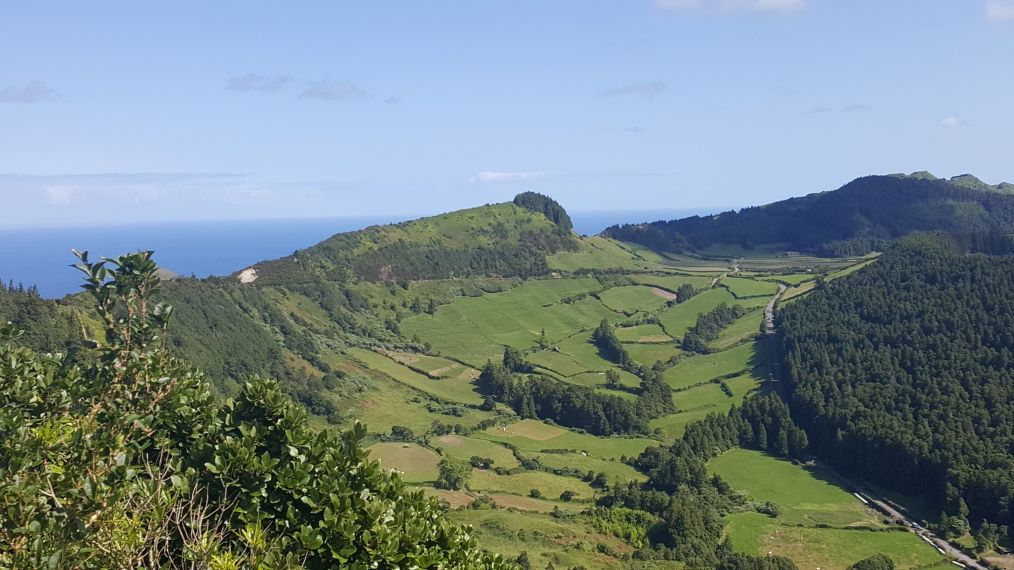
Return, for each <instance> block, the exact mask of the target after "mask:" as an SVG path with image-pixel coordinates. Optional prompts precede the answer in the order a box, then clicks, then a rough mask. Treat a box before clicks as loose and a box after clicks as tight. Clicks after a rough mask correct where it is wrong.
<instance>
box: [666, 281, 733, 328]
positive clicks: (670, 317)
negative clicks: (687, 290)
mask: <svg viewBox="0 0 1014 570" xmlns="http://www.w3.org/2000/svg"><path fill="white" fill-rule="evenodd" d="M747 301H749V300H747ZM747 301H737V300H736V298H735V297H733V296H732V293H730V292H729V290H728V289H725V288H723V287H719V288H716V289H710V290H708V291H705V292H704V293H701V294H699V295H696V296H695V297H694V298H692V299H690V300H689V301H686V302H684V303H680V304H679V305H676V306H674V307H670V308H668V309H666V310H664V311H662V312H661V313H659V315H658V320H659V322H660V323H662V328H663V329H664V330H665V333H666V334H668V335H669V336H671V337H673V338H683V335H684V334H686V332H687V331H688V330H689V329H690V328H691V327H693V326H694V325H696V324H697V315H698V314H700V313H707V312H709V311H711V310H712V309H714V308H715V307H717V306H718V305H719V304H721V303H726V304H727V305H730V306H731V305H734V304H736V303H739V304H740V305H743V306H744V307H746V306H748V305H749V303H748V302H747Z"/></svg>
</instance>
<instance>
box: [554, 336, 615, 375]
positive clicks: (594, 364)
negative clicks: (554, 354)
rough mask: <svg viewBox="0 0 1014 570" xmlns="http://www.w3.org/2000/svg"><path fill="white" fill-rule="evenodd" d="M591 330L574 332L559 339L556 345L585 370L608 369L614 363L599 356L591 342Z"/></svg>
mask: <svg viewBox="0 0 1014 570" xmlns="http://www.w3.org/2000/svg"><path fill="white" fill-rule="evenodd" d="M591 335H592V333H591V331H588V332H583V333H579V334H576V335H574V336H572V337H570V338H568V339H566V340H563V341H560V342H559V343H558V344H557V346H558V347H559V348H560V352H562V353H564V354H566V355H568V356H570V357H571V358H573V359H574V362H576V363H578V364H579V365H580V366H584V367H585V370H601V371H604V370H608V369H609V368H613V367H615V366H616V364H614V363H612V362H609V361H608V360H606V359H604V358H602V357H601V356H599V349H598V348H597V347H596V346H595V345H594V344H592V342H591Z"/></svg>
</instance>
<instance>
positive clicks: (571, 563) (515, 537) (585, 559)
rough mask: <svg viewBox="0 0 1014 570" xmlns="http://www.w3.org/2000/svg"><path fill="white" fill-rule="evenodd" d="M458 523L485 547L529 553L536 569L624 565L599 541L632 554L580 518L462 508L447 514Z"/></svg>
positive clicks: (667, 569)
mask: <svg viewBox="0 0 1014 570" xmlns="http://www.w3.org/2000/svg"><path fill="white" fill-rule="evenodd" d="M447 517H448V519H449V520H451V521H452V522H454V523H457V524H468V525H471V526H472V528H473V529H474V530H473V533H472V534H473V535H474V536H475V537H476V539H477V540H478V541H479V545H480V546H481V547H482V548H487V549H489V550H491V551H493V552H497V553H500V554H503V555H504V557H506V558H509V559H514V558H517V556H518V555H519V554H521V552H522V551H525V552H527V553H528V558H529V560H530V561H531V563H532V568H533V569H536V570H542V569H543V568H545V567H546V565H547V564H548V563H552V564H553V566H554V567H556V568H559V569H561V570H563V569H565V568H573V567H576V566H583V567H584V568H587V569H588V570H606V569H615V568H620V567H621V566H620V565H619V562H618V561H617V560H616V559H614V558H609V557H606V556H604V555H602V554H599V553H598V552H596V549H595V545H596V544H598V543H599V542H602V543H604V544H607V545H609V546H610V547H611V548H612V549H613V550H615V551H617V552H620V553H627V554H629V553H631V552H632V550H631V548H630V547H628V546H626V545H625V544H623V543H622V542H621V541H620V540H619V539H617V538H614V537H611V536H605V535H603V534H601V533H599V532H598V531H597V530H595V529H594V528H592V527H591V526H590V525H588V524H586V523H584V522H581V521H580V520H579V519H577V520H559V519H556V518H553V517H552V516H551V515H548V514H539V513H527V512H511V511H503V510H461V511H451V512H449V513H448V514H447ZM664 564H665V565H656V566H653V567H652V568H656V569H658V570H676V568H679V567H680V565H679V564H678V563H664Z"/></svg>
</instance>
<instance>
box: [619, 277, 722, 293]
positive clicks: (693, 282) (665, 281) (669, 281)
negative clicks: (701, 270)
mask: <svg viewBox="0 0 1014 570" xmlns="http://www.w3.org/2000/svg"><path fill="white" fill-rule="evenodd" d="M712 279H713V277H710V276H704V275H631V276H630V280H631V281H633V282H634V283H637V284H639V285H650V286H652V287H659V288H661V289H665V290H667V291H673V292H675V291H676V290H678V289H679V288H680V286H681V285H684V284H686V283H689V284H690V286H691V287H693V288H694V289H706V288H708V287H711V280H712Z"/></svg>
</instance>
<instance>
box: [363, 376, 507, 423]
mask: <svg viewBox="0 0 1014 570" xmlns="http://www.w3.org/2000/svg"><path fill="white" fill-rule="evenodd" d="M376 385H377V389H376V390H370V391H367V392H364V393H362V394H361V395H359V396H357V398H358V400H357V401H358V403H357V404H356V408H357V411H356V417H355V419H358V420H359V421H361V422H362V423H363V424H365V425H366V428H367V429H368V430H369V431H370V432H376V433H391V426H403V427H407V428H408V429H410V430H412V431H413V432H415V433H416V434H420V435H421V434H423V433H425V432H426V430H428V429H430V426H431V425H432V424H433V422H434V421H437V420H439V421H441V422H444V423H455V424H457V423H460V424H461V425H466V426H474V425H476V424H478V423H479V422H481V421H482V420H484V419H487V418H491V417H493V414H492V413H491V412H483V411H481V410H477V409H474V408H469V409H468V410H467V411H466V413H465V415H464V416H462V417H457V416H446V415H443V414H434V413H430V412H429V411H427V410H426V404H427V402H426V401H425V400H423V401H421V402H413V401H412V400H413V399H415V398H417V397H419V396H420V393H419V392H418V391H417V390H415V389H413V388H411V387H409V386H406V385H405V384H402V383H400V382H397V381H394V380H389V379H386V378H385V379H377V380H376ZM422 398H426V396H425V395H423V396H422Z"/></svg>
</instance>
